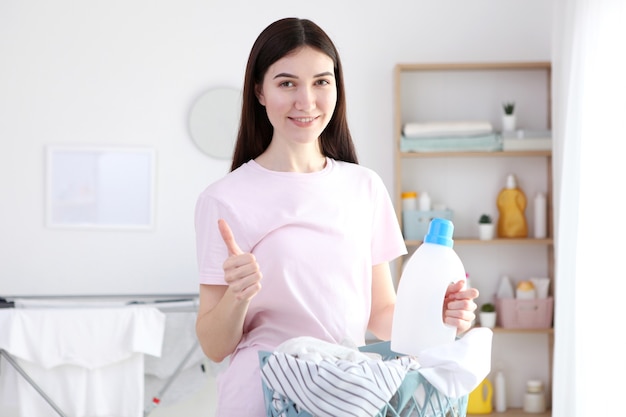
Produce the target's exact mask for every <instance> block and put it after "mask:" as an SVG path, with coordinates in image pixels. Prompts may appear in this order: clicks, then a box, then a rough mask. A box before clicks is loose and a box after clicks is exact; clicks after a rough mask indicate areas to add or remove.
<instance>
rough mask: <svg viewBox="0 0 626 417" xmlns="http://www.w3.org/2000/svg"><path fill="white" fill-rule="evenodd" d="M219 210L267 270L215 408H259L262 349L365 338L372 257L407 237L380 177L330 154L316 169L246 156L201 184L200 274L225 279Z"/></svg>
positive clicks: (252, 412) (394, 253)
mask: <svg viewBox="0 0 626 417" xmlns="http://www.w3.org/2000/svg"><path fill="white" fill-rule="evenodd" d="M220 218H223V219H225V220H226V221H227V222H228V224H229V225H230V227H231V229H232V231H233V234H234V237H235V240H236V242H237V243H238V244H239V246H240V248H241V249H242V250H243V251H244V252H252V253H253V254H254V255H255V257H256V259H257V262H258V263H259V266H260V268H261V271H262V273H263V280H262V281H261V285H262V289H261V291H260V292H259V294H257V296H256V297H254V298H253V299H252V301H251V303H250V306H249V309H248V313H247V315H246V318H245V322H244V329H243V330H244V335H243V338H242V340H241V342H240V343H239V345H238V346H237V349H236V350H235V352H234V353H233V354H232V355H231V358H230V365H229V367H228V369H227V370H226V371H225V372H224V373H223V374H222V375H220V377H219V404H218V413H217V415H218V417H228V416H244V415H245V416H259V417H262V416H265V411H264V405H263V397H262V388H261V377H260V374H259V358H258V351H259V350H268V351H271V350H273V349H274V348H275V347H276V346H278V345H279V344H281V343H282V342H284V341H286V340H288V339H290V338H293V337H298V336H312V337H316V338H319V339H323V340H326V341H328V342H333V343H342V342H345V341H350V342H351V343H354V344H357V345H362V344H364V342H365V341H364V337H365V333H366V330H367V323H368V320H369V315H370V307H371V288H372V285H371V280H372V266H373V265H376V264H379V263H383V262H388V261H391V260H393V259H395V258H396V257H398V256H400V255H402V254H404V253H406V247H405V245H404V241H403V238H402V234H401V232H400V228H399V224H398V220H397V217H396V215H395V212H394V209H393V206H392V204H391V200H390V198H389V194H388V192H387V190H386V188H385V186H384V184H383V182H382V181H381V179H380V177H379V176H378V175H377V174H375V173H374V172H373V171H372V170H370V169H367V168H365V167H363V166H360V165H357V164H350V163H345V162H339V161H335V160H333V159H330V158H328V159H327V164H326V167H325V168H324V169H323V170H322V171H318V172H313V173H294V172H276V171H270V170H267V169H265V168H263V167H261V166H260V165H259V164H257V163H256V162H254V161H250V162H248V163H246V164H244V165H242V166H241V167H240V168H239V169H237V170H235V171H233V172H231V173H230V174H228V175H226V176H225V177H224V178H223V179H221V180H219V181H217V182H215V183H213V184H212V185H210V186H209V187H208V188H207V189H206V190H204V191H203V192H202V194H201V195H200V197H199V198H198V203H197V206H196V220H195V221H196V239H197V252H198V253H197V255H198V266H199V273H200V283H201V284H213V285H225V281H224V271H223V269H222V264H223V263H224V260H225V259H226V258H227V256H228V253H227V249H226V245H225V244H224V242H223V240H222V238H221V236H220V233H219V230H218V228H217V220H218V219H220Z"/></svg>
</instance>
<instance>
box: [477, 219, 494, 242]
mask: <svg viewBox="0 0 626 417" xmlns="http://www.w3.org/2000/svg"><path fill="white" fill-rule="evenodd" d="M494 234H495V226H494V224H493V222H492V221H491V216H490V215H488V214H482V215H481V216H480V218H479V219H478V238H479V239H480V240H491V239H493V236H494Z"/></svg>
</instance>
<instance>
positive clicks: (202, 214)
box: [195, 194, 232, 285]
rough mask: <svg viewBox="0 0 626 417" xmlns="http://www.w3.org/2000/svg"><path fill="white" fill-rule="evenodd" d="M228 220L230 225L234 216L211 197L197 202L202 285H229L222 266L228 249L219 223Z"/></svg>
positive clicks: (197, 240) (198, 248)
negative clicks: (221, 220)
mask: <svg viewBox="0 0 626 417" xmlns="http://www.w3.org/2000/svg"><path fill="white" fill-rule="evenodd" d="M222 218H224V219H226V220H227V221H228V222H229V225H230V224H231V222H232V216H231V215H230V214H229V211H228V210H227V209H226V208H225V207H224V206H223V205H222V204H220V202H218V201H217V200H216V199H215V198H213V197H212V196H210V195H206V194H203V195H201V196H200V197H199V198H198V201H197V202H196V211H195V229H196V256H197V261H198V273H199V279H200V283H201V284H214V285H227V284H226V281H224V270H223V269H222V265H223V263H224V261H225V260H226V258H227V257H228V249H227V248H226V244H225V243H224V241H223V239H222V236H221V235H220V231H219V228H218V226H217V221H218V220H219V219H222Z"/></svg>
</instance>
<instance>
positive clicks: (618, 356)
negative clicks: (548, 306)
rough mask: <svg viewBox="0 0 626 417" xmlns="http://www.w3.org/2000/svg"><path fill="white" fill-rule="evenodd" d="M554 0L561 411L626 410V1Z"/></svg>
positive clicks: (559, 416) (557, 400)
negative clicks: (625, 379) (625, 397)
mask: <svg viewBox="0 0 626 417" xmlns="http://www.w3.org/2000/svg"><path fill="white" fill-rule="evenodd" d="M555 5H556V10H555V19H556V21H555V25H554V26H555V33H554V35H555V36H554V60H553V62H554V67H553V79H554V84H553V99H554V102H553V108H554V112H553V116H554V117H553V130H554V137H555V143H554V146H555V152H554V178H555V193H554V204H555V213H554V214H555V220H556V221H555V233H556V237H557V245H556V248H555V251H556V256H557V264H556V286H555V293H556V300H557V301H556V307H555V329H556V331H555V353H554V369H553V371H554V378H553V382H554V383H553V392H552V410H553V412H552V415H553V417H587V416H592V415H598V416H601V415H602V416H604V415H626V407H625V406H624V396H625V395H626V389H625V387H626V383H625V382H624V378H625V377H626V343H624V342H623V339H624V337H623V336H624V329H625V323H626V320H624V319H625V318H626V202H625V200H626V0H569V1H568V0H556V2H555Z"/></svg>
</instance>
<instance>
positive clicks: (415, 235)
mask: <svg viewBox="0 0 626 417" xmlns="http://www.w3.org/2000/svg"><path fill="white" fill-rule="evenodd" d="M435 217H439V218H441V219H446V220H453V218H452V217H453V213H452V210H428V211H422V210H407V211H403V212H402V231H403V232H404V238H405V239H406V240H423V239H424V236H426V233H428V225H429V224H430V221H431V220H432V219H434V218H435Z"/></svg>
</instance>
